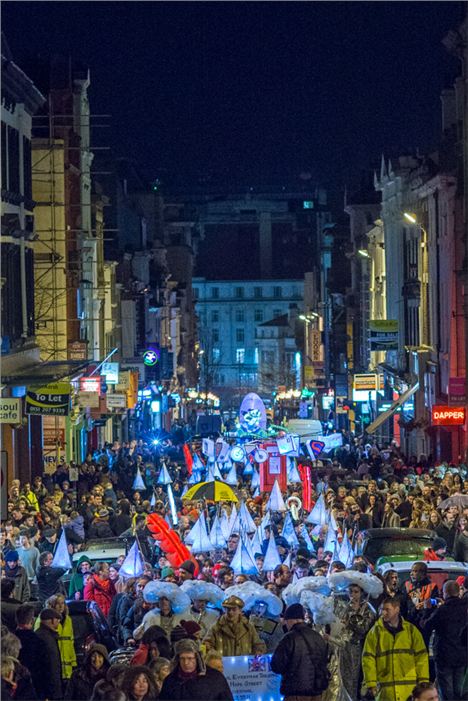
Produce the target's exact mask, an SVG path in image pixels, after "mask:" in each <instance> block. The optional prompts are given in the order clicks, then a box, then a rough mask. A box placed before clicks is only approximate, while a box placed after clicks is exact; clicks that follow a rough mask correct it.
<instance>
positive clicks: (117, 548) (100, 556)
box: [72, 537, 134, 564]
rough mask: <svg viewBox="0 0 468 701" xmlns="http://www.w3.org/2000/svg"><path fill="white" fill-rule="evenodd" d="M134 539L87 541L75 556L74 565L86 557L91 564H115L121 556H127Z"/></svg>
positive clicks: (73, 558)
mask: <svg viewBox="0 0 468 701" xmlns="http://www.w3.org/2000/svg"><path fill="white" fill-rule="evenodd" d="M133 540H134V538H122V537H118V538H101V539H96V540H87V541H86V542H85V543H84V544H83V546H82V548H81V550H79V551H78V552H76V553H74V554H73V557H72V560H73V564H75V563H76V562H78V560H79V559H80V557H83V555H86V557H88V558H89V559H90V560H91V562H92V563H93V564H94V563H96V562H108V563H111V562H115V561H116V560H117V558H118V557H120V556H121V555H126V554H127V552H128V551H129V549H130V546H131V545H132V542H133Z"/></svg>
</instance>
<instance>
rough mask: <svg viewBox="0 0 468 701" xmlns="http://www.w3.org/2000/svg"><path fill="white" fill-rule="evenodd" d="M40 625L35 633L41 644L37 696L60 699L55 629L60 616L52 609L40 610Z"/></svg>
mask: <svg viewBox="0 0 468 701" xmlns="http://www.w3.org/2000/svg"><path fill="white" fill-rule="evenodd" d="M39 618H40V621H41V625H40V626H39V629H38V631H37V633H36V635H37V637H38V638H39V639H40V641H41V643H42V658H41V661H42V675H41V677H40V680H39V683H38V686H37V687H36V691H37V694H38V696H39V698H40V699H48V701H54V700H55V699H62V698H63V694H62V662H61V659H60V650H59V646H58V642H57V641H58V633H57V629H58V627H59V624H60V622H61V616H60V614H59V613H57V611H55V610H54V609H42V611H41V613H40V616H39Z"/></svg>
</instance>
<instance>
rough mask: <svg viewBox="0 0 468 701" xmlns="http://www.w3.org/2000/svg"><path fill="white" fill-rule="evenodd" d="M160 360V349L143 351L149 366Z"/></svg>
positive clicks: (144, 359)
mask: <svg viewBox="0 0 468 701" xmlns="http://www.w3.org/2000/svg"><path fill="white" fill-rule="evenodd" d="M158 361H159V351H157V350H147V351H145V352H144V353H143V362H144V364H145V365H148V367H153V365H156V363H157V362H158Z"/></svg>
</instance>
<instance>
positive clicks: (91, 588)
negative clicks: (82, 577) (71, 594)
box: [83, 574, 115, 618]
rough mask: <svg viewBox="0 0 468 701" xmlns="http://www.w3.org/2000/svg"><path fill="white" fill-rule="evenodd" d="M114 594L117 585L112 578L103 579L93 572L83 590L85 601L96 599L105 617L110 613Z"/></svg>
mask: <svg viewBox="0 0 468 701" xmlns="http://www.w3.org/2000/svg"><path fill="white" fill-rule="evenodd" d="M114 596H115V587H114V584H113V582H111V580H110V579H101V578H100V577H98V575H97V574H92V575H91V577H88V581H87V582H86V584H85V588H84V591H83V599H84V600H85V601H95V602H96V603H97V604H98V606H99V608H100V609H101V611H102V613H103V614H104V617H105V618H107V617H108V615H109V611H110V607H111V604H112V599H113V598H114Z"/></svg>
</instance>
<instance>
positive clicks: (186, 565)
mask: <svg viewBox="0 0 468 701" xmlns="http://www.w3.org/2000/svg"><path fill="white" fill-rule="evenodd" d="M179 570H184V572H188V573H189V574H191V575H192V577H193V576H194V574H195V565H194V563H193V562H192V560H185V562H183V563H182V564H181V565H179Z"/></svg>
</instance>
